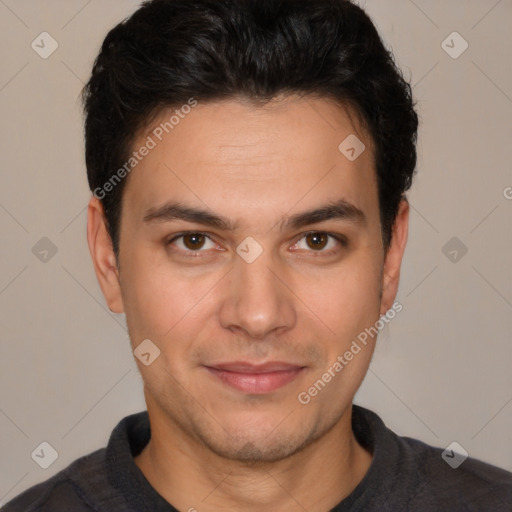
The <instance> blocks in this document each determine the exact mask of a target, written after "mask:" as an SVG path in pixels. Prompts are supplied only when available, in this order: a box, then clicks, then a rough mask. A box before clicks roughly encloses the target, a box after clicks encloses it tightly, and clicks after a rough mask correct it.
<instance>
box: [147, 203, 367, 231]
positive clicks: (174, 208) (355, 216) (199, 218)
mask: <svg viewBox="0 0 512 512" xmlns="http://www.w3.org/2000/svg"><path fill="white" fill-rule="evenodd" d="M173 220H184V221H186V222H194V223H197V224H203V225H205V226H210V227H214V228H217V229H221V230H224V231H236V230H237V229H238V223H236V222H234V221H233V220H231V219H228V218H225V217H221V216H219V215H216V214H215V213H212V212H211V211H208V210H204V209H201V208H195V207H192V206H187V205H184V204H182V203H179V202H168V203H166V204H164V205H163V206H161V207H158V208H150V209H149V210H148V211H147V212H146V213H145V215H144V217H143V222H144V223H147V224H149V223H154V222H158V223H163V222H171V221H173ZM328 220H343V221H347V222H351V223H354V224H365V223H366V216H365V214H364V213H363V211H362V210H360V209H359V208H357V207H356V206H355V205H353V204H351V203H349V202H347V201H345V200H344V199H339V200H338V201H334V202H331V203H328V204H326V205H325V206H321V207H319V208H315V209H313V210H308V211H305V212H301V213H297V214H295V215H292V216H290V217H285V218H284V219H282V220H281V221H280V222H279V223H278V226H279V227H280V229H281V230H284V229H286V228H289V229H298V228H301V227H304V226H308V225H310V224H317V223H320V222H325V221H328Z"/></svg>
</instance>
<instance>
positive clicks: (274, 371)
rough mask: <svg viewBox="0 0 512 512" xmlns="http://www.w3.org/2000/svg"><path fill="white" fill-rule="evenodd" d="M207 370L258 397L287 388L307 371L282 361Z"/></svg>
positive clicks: (227, 382)
mask: <svg viewBox="0 0 512 512" xmlns="http://www.w3.org/2000/svg"><path fill="white" fill-rule="evenodd" d="M205 368H206V369H207V370H208V371H209V372H210V373H211V374H212V375H214V376H215V377H217V378H218V379H220V380H221V381H222V382H223V383H224V384H227V385H228V386H230V387H232V388H235V389H237V390H238V391H242V392H244V393H250V394H258V395H261V394H265V393H271V392H272V391H276V390H278V389H280V388H282V387H283V386H286V384H289V383H290V382H292V381H293V380H295V379H296V378H297V377H298V376H299V375H300V374H301V373H302V372H303V371H304V370H305V367H304V366H299V365H295V364H290V363H284V362H280V361H275V362H268V363H264V364H252V363H248V362H244V361H233V362H229V363H219V364H215V365H212V366H205Z"/></svg>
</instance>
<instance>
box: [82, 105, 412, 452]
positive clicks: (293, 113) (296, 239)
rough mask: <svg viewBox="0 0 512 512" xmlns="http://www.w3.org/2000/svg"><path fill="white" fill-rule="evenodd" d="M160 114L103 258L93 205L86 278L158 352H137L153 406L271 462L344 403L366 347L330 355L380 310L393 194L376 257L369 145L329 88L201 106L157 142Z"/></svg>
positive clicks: (387, 298)
mask: <svg viewBox="0 0 512 512" xmlns="http://www.w3.org/2000/svg"><path fill="white" fill-rule="evenodd" d="M169 117H170V115H169V114H168V113H164V114H162V118H161V119H159V120H157V121H156V122H155V123H154V124H153V125H152V126H151V127H150V128H149V129H148V130H147V132H146V133H144V134H142V135H141V136H140V138H139V140H138V141H137V142H136V144H135V145H134V147H135V148H140V147H141V146H143V145H144V144H145V143H146V141H147V140H148V139H147V137H148V135H149V136H150V137H152V139H153V140H154V142H155V143H156V145H155V147H154V148H152V149H151V150H150V151H149V153H148V154H147V155H146V156H145V157H144V158H143V159H142V160H141V162H140V163H138V165H137V166H136V168H134V169H133V170H132V171H131V174H130V175H129V178H128V182H127V184H126V189H125V191H124V195H123V210H122V221H121V231H120V256H119V267H118V268H116V267H115V259H114V257H113V254H112V252H111V248H110V245H109V244H108V235H107V234H106V229H105V227H104V223H103V220H102V217H101V214H100V211H101V208H100V207H99V206H98V205H99V203H98V201H97V200H96V199H94V198H93V199H92V200H91V206H90V209H89V244H90V247H91V253H92V255H93V259H94V262H95V268H96V272H97V274H98V279H99V281H100V285H101V286H102V289H103V292H104V294H105V297H106V299H107V303H108V305H109V307H110V308H111V310H112V311H116V312H123V311H124V312H125V313H126V319H127V324H128V329H129V334H130V339H131V343H132V348H133V349H136V348H137V346H139V344H140V343H141V342H142V341H143V340H151V344H154V346H153V345H149V346H150V347H152V348H151V350H150V353H151V354H153V353H154V352H153V351H156V347H157V348H158V350H159V351H160V355H159V356H158V357H157V358H156V359H154V361H153V362H151V364H149V365H148V366H146V365H144V364H142V363H141V362H140V361H139V360H137V363H138V365H139V368H140V371H141V374H142V378H143V380H144V385H145V396H146V400H147V405H148V411H149V413H150V417H152V419H153V418H155V419H156V418H160V419H161V420H162V421H164V422H167V424H168V425H172V426H173V428H175V429H178V431H179V432H181V433H182V434H183V435H184V436H188V437H190V439H193V440H195V441H199V442H200V443H201V444H202V445H204V446H206V447H207V448H208V449H210V450H211V451H212V452H214V453H216V454H218V455H221V456H223V457H227V458H231V459H238V460H251V459H255V458H256V459H259V460H266V461H273V460H279V459H281V458H284V457H286V456H289V455H291V454H293V453H295V452H297V451H298V450H299V449H301V448H303V447H305V446H307V445H309V444H310V443H311V442H312V441H314V440H316V439H318V438H319V437H321V436H322V435H323V434H325V433H326V432H328V431H330V430H331V429H332V428H333V427H334V426H336V425H337V424H339V422H340V419H341V418H342V417H344V415H345V416H346V412H347V411H348V410H349V406H350V405H351V403H352V398H353V396H354V394H355V392H356V390H357V388H358V387H359V386H360V384H361V382H362V380H363V377H364V375H365V373H366V371H367V368H368V365H369V362H370V359H371V356H372V352H373V348H374V341H375V340H374V339H373V340H372V339H368V341H367V344H366V345H363V344H361V343H359V346H360V350H359V352H357V354H355V355H353V357H352V358H351V359H350V360H347V358H345V357H344V354H346V352H347V351H350V347H351V346H353V345H352V344H353V341H354V340H357V337H358V335H359V334H360V333H362V332H363V331H364V330H365V328H368V327H371V326H373V325H374V324H375V323H376V321H377V320H378V319H379V315H380V314H383V313H384V312H385V311H386V310H387V309H388V308H390V307H391V305H392V302H393V300H394V297H395V294H396V287H397V283H398V273H399V267H400V260H401V256H402V253H403V249H404V246H405V238H406V225H407V208H406V203H405V204H402V207H401V210H400V213H399V217H398V219H397V224H396V234H395V236H394V238H393V242H392V245H391V247H390V248H389V250H388V251H385V250H384V248H383V246H382V237H381V225H380V220H379V205H378V195H377V185H376V177H375V166H374V161H373V149H372V142H371V140H370V139H369V138H368V137H367V136H366V134H365V133H364V132H363V131H362V130H361V128H360V127H359V125H358V123H357V122H356V120H357V116H356V115H355V112H353V111H351V110H350V109H348V108H342V107H340V106H338V105H336V104H335V103H333V102H331V101H329V100H327V99H315V98H303V99H300V98H297V97H283V98H280V99H276V100H273V101H272V102H271V103H270V104H267V105H266V106H264V107H255V106H253V105H250V104H248V103H243V102H241V101H236V100H230V101H223V102H212V103H208V104H199V105H198V106H196V107H195V108H193V109H192V111H191V112H190V113H189V114H188V115H186V116H184V118H183V119H180V121H179V124H176V125H175V126H174V128H173V129H172V131H169V133H168V134H165V132H164V134H163V135H164V136H161V134H160V137H161V139H162V140H159V138H158V137H157V136H155V133H160V132H158V131H156V132H155V131H154V130H155V129H156V127H158V125H159V124H160V123H161V122H162V121H165V120H168V119H169ZM349 135H356V136H357V138H358V139H359V140H360V141H362V142H363V143H364V144H365V146H366V149H365V150H364V151H363V153H362V154H361V155H360V156H359V157H358V158H356V159H355V160H354V159H353V158H351V159H349V158H347V157H346V156H345V154H343V153H342V152H341V151H340V150H339V149H338V147H339V145H340V143H342V141H344V140H345V139H346V138H347V137H348V136H349ZM346 154H347V153H346ZM348 154H349V155H351V153H350V152H349V153H348ZM146 343H147V342H146ZM156 352H157V351H156ZM156 352H155V353H156ZM353 352H354V351H353ZM153 357H154V356H150V357H149V359H150V360H151V359H152V358H153ZM340 357H341V358H342V359H343V360H344V364H343V365H342V366H343V367H342V369H341V370H339V366H336V365H335V363H336V361H338V362H339V364H341V363H340V359H339V358H340ZM146 358H148V356H146ZM329 370H330V371H329ZM326 374H328V376H327V377H326V376H325V375H326ZM329 376H330V378H328V377H329ZM319 379H321V380H322V382H323V385H318V384H317V387H316V393H315V392H314V391H313V392H308V390H310V389H311V388H312V386H314V385H315V383H318V381H319ZM307 397H309V399H308V398H307ZM306 402H307V403H306Z"/></svg>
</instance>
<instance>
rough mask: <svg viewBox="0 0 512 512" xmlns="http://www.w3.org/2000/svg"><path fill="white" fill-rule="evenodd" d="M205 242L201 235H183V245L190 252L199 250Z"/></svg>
mask: <svg viewBox="0 0 512 512" xmlns="http://www.w3.org/2000/svg"><path fill="white" fill-rule="evenodd" d="M205 241H206V237H205V236H204V235H202V234H201V233H189V234H187V235H183V245H184V246H185V247H186V248H187V249H190V250H191V251H193V250H197V249H201V248H202V247H203V245H204V243H205Z"/></svg>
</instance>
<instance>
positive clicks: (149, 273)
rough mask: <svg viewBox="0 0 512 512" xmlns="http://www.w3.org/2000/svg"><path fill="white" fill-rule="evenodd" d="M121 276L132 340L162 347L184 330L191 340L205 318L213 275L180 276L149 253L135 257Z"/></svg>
mask: <svg viewBox="0 0 512 512" xmlns="http://www.w3.org/2000/svg"><path fill="white" fill-rule="evenodd" d="M124 272H125V273H126V275H127V276H129V277H128V278H127V279H126V280H125V281H124V284H123V301H124V303H125V311H126V318H127V322H128V327H129V330H130V335H131V337H132V338H134V339H139V338H141V337H142V339H144V338H150V339H155V340H156V341H157V342H158V341H159V342H160V344H164V343H167V342H168V341H169V340H173V339H176V337H177V336H178V333H180V332H182V331H183V330H184V329H187V331H186V332H187V334H188V337H190V338H193V335H194V333H195V330H197V329H198V328H199V326H200V325H201V322H200V318H204V315H205V314H207V312H205V310H206V309H207V308H208V307H209V304H210V302H211V298H210V300H209V298H208V294H209V292H210V293H211V289H212V287H213V285H214V284H215V281H216V279H215V278H216V277H217V276H216V275H215V276H214V275H213V274H210V275H208V276H200V277H198V276H196V277H194V276H192V275H189V274H183V273H182V272H180V271H178V270H175V269H172V268H171V267H170V266H169V265H166V264H165V262H162V261H161V260H156V259H155V258H152V255H151V254H149V253H148V254H143V253H141V254H140V255H134V256H133V257H132V258H131V259H130V261H129V262H127V263H126V265H125V266H124ZM217 280H218V277H217Z"/></svg>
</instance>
